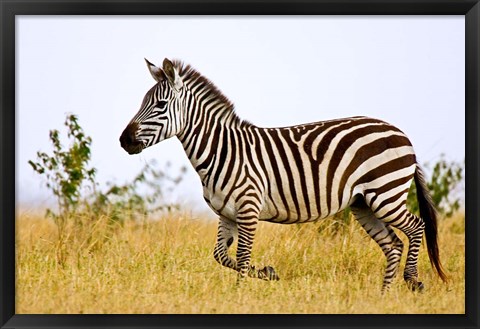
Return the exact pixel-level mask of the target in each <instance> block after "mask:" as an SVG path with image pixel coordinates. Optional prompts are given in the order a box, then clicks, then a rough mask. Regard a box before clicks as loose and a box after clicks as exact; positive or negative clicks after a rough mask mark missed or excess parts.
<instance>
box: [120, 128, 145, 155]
mask: <svg viewBox="0 0 480 329" xmlns="http://www.w3.org/2000/svg"><path fill="white" fill-rule="evenodd" d="M137 130H138V123H136V122H133V123H130V124H129V125H128V126H127V127H126V128H125V130H124V131H123V132H122V135H121V136H120V145H121V146H122V148H123V149H125V151H127V152H128V153H130V154H132V153H138V152H140V151H141V149H139V147H138V146H139V145H140V144H142V143H141V142H140V141H138V140H137V139H136V133H137Z"/></svg>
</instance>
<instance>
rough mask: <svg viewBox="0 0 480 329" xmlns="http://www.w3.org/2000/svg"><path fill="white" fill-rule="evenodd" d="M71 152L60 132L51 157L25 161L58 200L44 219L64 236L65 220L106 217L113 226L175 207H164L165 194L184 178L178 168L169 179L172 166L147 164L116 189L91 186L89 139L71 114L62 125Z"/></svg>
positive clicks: (53, 134)
mask: <svg viewBox="0 0 480 329" xmlns="http://www.w3.org/2000/svg"><path fill="white" fill-rule="evenodd" d="M64 124H65V126H66V127H67V130H68V133H67V137H68V138H69V139H70V146H69V147H68V148H65V147H64V146H63V145H62V144H61V142H60V133H59V131H58V130H51V131H50V134H49V137H50V141H51V143H52V145H53V154H47V153H45V152H37V161H36V162H34V161H31V160H30V161H28V163H29V164H30V165H31V166H32V168H33V170H34V171H35V172H37V173H38V174H39V175H42V176H43V177H44V178H45V180H46V186H47V188H49V189H50V190H51V191H52V192H53V195H54V196H55V197H56V199H57V205H58V213H56V212H54V211H52V210H51V209H47V216H49V217H52V218H53V220H54V222H55V223H56V224H57V226H59V229H60V231H62V230H63V227H64V226H65V224H66V222H67V220H69V219H74V220H76V219H78V218H79V217H80V216H77V215H79V214H80V213H81V215H82V217H85V215H89V216H90V217H92V218H93V219H95V218H96V217H98V216H100V215H107V216H108V217H109V218H110V219H111V220H112V221H122V220H125V219H133V218H137V217H139V216H145V215H147V214H150V213H152V212H154V211H157V210H171V209H174V208H175V207H176V205H169V204H165V202H164V193H165V192H172V190H173V189H174V188H175V186H176V185H178V184H179V183H180V182H181V180H182V179H183V176H184V174H185V172H186V168H185V167H182V168H180V170H179V173H178V174H177V175H172V174H171V173H170V170H171V165H170V164H169V163H168V164H167V166H166V169H160V168H158V166H157V163H156V162H155V161H151V162H149V163H147V164H146V165H145V166H144V167H143V169H142V170H141V171H140V173H139V174H138V175H137V176H136V177H135V178H134V179H133V181H131V182H127V183H125V184H123V185H117V184H114V183H112V182H107V184H106V185H107V190H106V191H105V192H102V191H101V189H99V188H98V186H99V184H98V183H97V181H96V180H95V174H96V172H97V170H96V169H95V168H93V167H92V168H89V167H88V163H89V161H90V155H91V143H92V138H91V137H89V136H87V135H85V133H84V131H83V129H82V127H81V126H80V125H79V123H78V118H77V116H75V115H73V114H69V115H67V117H66V120H65V123H64Z"/></svg>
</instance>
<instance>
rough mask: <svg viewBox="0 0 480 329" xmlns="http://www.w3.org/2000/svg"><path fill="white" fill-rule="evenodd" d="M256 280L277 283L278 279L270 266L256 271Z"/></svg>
mask: <svg viewBox="0 0 480 329" xmlns="http://www.w3.org/2000/svg"><path fill="white" fill-rule="evenodd" d="M258 278H259V279H262V280H266V281H278V280H280V277H279V276H278V275H277V273H275V270H274V269H273V267H271V266H265V267H264V268H263V269H261V270H259V271H258Z"/></svg>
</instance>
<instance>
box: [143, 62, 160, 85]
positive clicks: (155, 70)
mask: <svg viewBox="0 0 480 329" xmlns="http://www.w3.org/2000/svg"><path fill="white" fill-rule="evenodd" d="M145 62H147V67H148V70H149V71H150V74H151V75H152V77H153V78H154V79H155V81H157V82H160V81H162V80H165V73H164V72H163V71H162V69H161V68H159V67H156V66H155V65H154V64H152V63H150V62H149V61H148V59H146V58H145Z"/></svg>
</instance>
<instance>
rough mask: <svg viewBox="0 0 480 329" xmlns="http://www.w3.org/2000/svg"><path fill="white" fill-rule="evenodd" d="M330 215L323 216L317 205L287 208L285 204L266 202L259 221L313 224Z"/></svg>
mask: <svg viewBox="0 0 480 329" xmlns="http://www.w3.org/2000/svg"><path fill="white" fill-rule="evenodd" d="M328 216H329V214H326V213H325V214H322V213H321V212H319V211H318V209H317V207H316V204H313V203H312V204H308V205H306V204H301V203H300V204H299V205H298V210H297V209H296V208H287V207H285V205H284V204H283V203H280V202H277V203H275V202H272V201H266V202H265V203H264V207H263V208H262V211H261V212H260V216H259V219H260V220H262V221H267V222H273V223H284V224H288V223H292V224H293V223H301V222H313V221H316V220H319V219H322V218H326V217H328Z"/></svg>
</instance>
